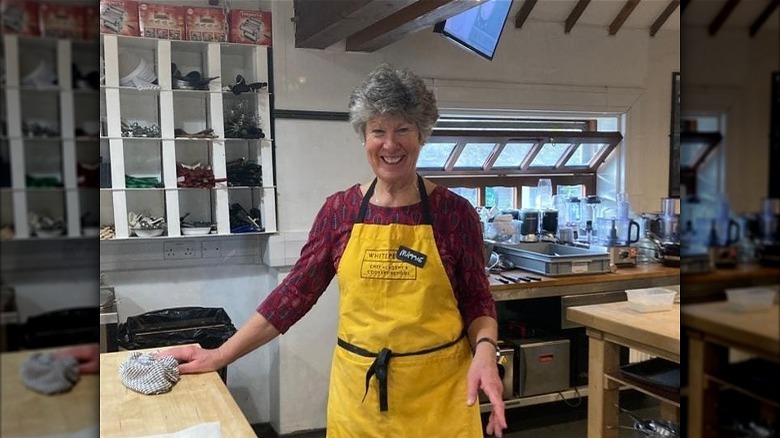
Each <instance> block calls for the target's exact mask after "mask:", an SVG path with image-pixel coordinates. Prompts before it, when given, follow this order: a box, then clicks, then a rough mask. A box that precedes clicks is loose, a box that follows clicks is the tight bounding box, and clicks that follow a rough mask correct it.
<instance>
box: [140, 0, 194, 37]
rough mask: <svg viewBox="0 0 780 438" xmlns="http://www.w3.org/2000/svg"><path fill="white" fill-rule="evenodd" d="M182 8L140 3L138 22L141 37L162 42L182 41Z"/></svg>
mask: <svg viewBox="0 0 780 438" xmlns="http://www.w3.org/2000/svg"><path fill="white" fill-rule="evenodd" d="M184 9H185V8H184V7H183V6H172V5H158V4H154V3H141V4H140V5H139V6H138V22H139V24H140V25H141V36H143V37H148V38H159V39H163V40H184Z"/></svg>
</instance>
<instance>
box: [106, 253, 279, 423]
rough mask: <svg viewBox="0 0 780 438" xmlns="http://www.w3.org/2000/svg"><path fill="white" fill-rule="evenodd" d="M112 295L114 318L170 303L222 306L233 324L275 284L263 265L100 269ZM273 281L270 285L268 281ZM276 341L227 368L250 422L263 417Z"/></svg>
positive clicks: (122, 319) (266, 415) (266, 412)
mask: <svg viewBox="0 0 780 438" xmlns="http://www.w3.org/2000/svg"><path fill="white" fill-rule="evenodd" d="M105 281H106V283H107V284H109V285H112V286H113V287H114V288H115V289H114V290H115V293H116V296H117V301H118V302H117V313H118V317H119V322H120V323H123V322H125V320H126V319H127V317H128V316H135V315H139V314H142V313H145V312H149V311H152V310H159V309H164V308H170V307H184V306H202V307H222V308H224V309H225V312H227V314H228V316H229V317H230V319H231V321H232V322H233V324H234V325H235V326H236V327H240V326H241V325H243V324H244V322H245V321H246V320H247V319H248V318H249V316H250V315H252V313H253V312H254V311H255V308H256V307H257V305H258V303H260V301H261V300H262V299H263V298H265V296H266V295H267V294H268V291H269V290H271V289H272V286H273V285H275V284H276V279H275V276H273V275H272V274H269V269H268V268H267V267H265V266H252V265H229V264H217V265H213V266H203V267H197V268H178V269H170V268H168V269H149V270H138V269H130V270H118V271H110V272H105ZM270 282H273V284H269V283H270ZM277 348H278V346H277V343H276V341H274V342H272V343H271V344H269V345H267V346H265V347H264V348H262V349H259V350H256V351H254V352H252V353H250V354H248V355H246V356H245V357H243V358H242V359H241V360H239V361H237V362H235V363H234V364H232V365H229V366H228V376H227V382H228V389H229V390H230V393H231V394H232V395H233V397H234V398H235V399H236V402H237V403H238V404H239V406H241V410H242V411H243V412H244V415H246V416H247V418H248V419H249V421H250V422H252V423H259V422H267V421H269V412H270V409H271V405H272V404H274V403H276V401H271V399H270V395H269V394H270V386H269V378H270V377H269V376H270V375H271V361H272V360H273V357H274V356H275V355H276V349H277Z"/></svg>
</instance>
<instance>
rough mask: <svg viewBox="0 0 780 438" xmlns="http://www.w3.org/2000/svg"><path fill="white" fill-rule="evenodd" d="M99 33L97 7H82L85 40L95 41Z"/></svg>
mask: <svg viewBox="0 0 780 438" xmlns="http://www.w3.org/2000/svg"><path fill="white" fill-rule="evenodd" d="M99 33H100V10H99V9H98V8H97V6H84V35H83V38H84V39H85V40H97V38H98V34H99Z"/></svg>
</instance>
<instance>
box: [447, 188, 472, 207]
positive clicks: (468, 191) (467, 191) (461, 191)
mask: <svg viewBox="0 0 780 438" xmlns="http://www.w3.org/2000/svg"><path fill="white" fill-rule="evenodd" d="M450 191H451V192H453V193H456V194H458V195H460V196H463V197H464V198H466V199H468V201H469V202H471V205H473V206H474V207H476V206H477V205H479V204H478V203H477V202H478V201H477V198H478V197H479V189H477V188H472V187H452V188H450Z"/></svg>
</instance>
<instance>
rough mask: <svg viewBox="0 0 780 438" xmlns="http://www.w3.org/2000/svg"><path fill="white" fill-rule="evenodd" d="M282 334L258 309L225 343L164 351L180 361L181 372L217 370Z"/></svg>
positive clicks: (163, 353)
mask: <svg viewBox="0 0 780 438" xmlns="http://www.w3.org/2000/svg"><path fill="white" fill-rule="evenodd" d="M278 335H279V331H278V330H277V329H276V328H275V327H274V326H273V325H272V324H271V323H270V322H268V320H267V319H265V317H264V316H262V315H261V314H259V313H257V312H255V313H253V314H252V316H251V317H250V318H249V320H248V321H247V322H246V323H245V324H244V325H243V326H242V327H241V328H240V329H239V330H238V331H237V332H236V333H235V334H234V335H233V336H231V337H230V338H229V339H228V340H227V341H225V343H224V344H222V345H221V346H220V347H218V348H215V349H210V350H207V349H203V348H201V347H199V346H194V345H193V346H187V347H176V348H171V349H169V350H165V351H163V352H161V353H160V354H159V355H160V356H173V357H174V358H175V359H176V360H177V361H178V362H179V372H180V373H182V374H190V373H205V372H209V371H216V370H218V369H220V368H222V367H224V366H226V365H227V364H229V363H232V362H234V361H235V360H236V359H238V358H240V357H242V356H244V355H245V354H247V353H249V352H251V351H252V350H255V349H257V348H260V347H261V346H263V345H265V344H266V343H268V342H269V341H271V340H272V339H273V338H275V337H277V336H278Z"/></svg>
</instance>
